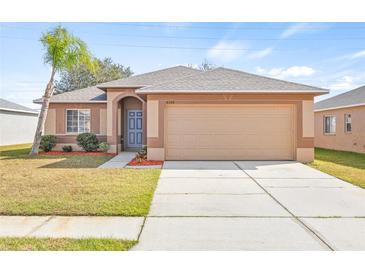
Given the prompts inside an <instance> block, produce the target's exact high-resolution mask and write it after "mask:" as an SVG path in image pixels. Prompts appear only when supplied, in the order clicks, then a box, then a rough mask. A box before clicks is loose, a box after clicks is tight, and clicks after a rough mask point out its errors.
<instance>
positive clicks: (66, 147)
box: [62, 146, 72, 152]
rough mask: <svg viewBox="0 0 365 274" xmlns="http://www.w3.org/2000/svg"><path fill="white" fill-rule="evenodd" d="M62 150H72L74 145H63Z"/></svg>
mask: <svg viewBox="0 0 365 274" xmlns="http://www.w3.org/2000/svg"><path fill="white" fill-rule="evenodd" d="M62 150H63V151H64V152H71V151H72V146H63V147H62Z"/></svg>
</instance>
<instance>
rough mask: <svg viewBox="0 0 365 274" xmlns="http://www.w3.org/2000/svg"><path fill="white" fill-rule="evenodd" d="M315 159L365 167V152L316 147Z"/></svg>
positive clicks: (353, 166) (354, 166) (360, 167)
mask: <svg viewBox="0 0 365 274" xmlns="http://www.w3.org/2000/svg"><path fill="white" fill-rule="evenodd" d="M315 159H316V160H319V161H325V162H332V163H335V164H339V165H342V166H347V167H352V168H359V169H365V154H362V153H356V152H350V151H339V150H331V149H324V148H316V149H315Z"/></svg>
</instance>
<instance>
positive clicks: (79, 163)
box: [39, 156, 112, 169]
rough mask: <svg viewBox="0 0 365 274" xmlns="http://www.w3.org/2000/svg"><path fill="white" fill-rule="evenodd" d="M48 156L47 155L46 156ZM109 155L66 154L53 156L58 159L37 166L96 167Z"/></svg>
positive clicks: (106, 159)
mask: <svg viewBox="0 0 365 274" xmlns="http://www.w3.org/2000/svg"><path fill="white" fill-rule="evenodd" d="M48 157H50V156H47V158H48ZM111 158H112V157H110V156H67V157H62V158H60V157H53V159H59V161H55V162H53V163H49V164H47V165H44V166H40V167H39V168H65V169H69V168H77V169H79V168H97V167H98V166H100V165H102V164H103V163H105V162H106V161H108V160H110V159H111Z"/></svg>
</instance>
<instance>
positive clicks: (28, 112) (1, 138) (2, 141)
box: [0, 98, 38, 145]
mask: <svg viewBox="0 0 365 274" xmlns="http://www.w3.org/2000/svg"><path fill="white" fill-rule="evenodd" d="M37 122H38V112H37V111H34V110H33V109H30V108H27V107H24V106H21V105H18V104H15V103H13V102H10V101H7V100H4V99H1V98H0V145H14V144H25V143H31V142H33V138H34V134H35V129H36V127H37Z"/></svg>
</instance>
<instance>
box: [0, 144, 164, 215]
mask: <svg viewBox="0 0 365 274" xmlns="http://www.w3.org/2000/svg"><path fill="white" fill-rule="evenodd" d="M29 149H30V145H19V146H6V147H0V215H74V216H75V215H95V216H145V215H147V214H148V211H149V207H150V203H151V200H152V196H153V192H154V190H155V187H156V184H157V180H158V177H159V174H160V170H152V169H149V170H139V169H138V170H132V169H96V168H95V167H97V166H99V165H100V164H102V163H104V162H105V161H107V160H109V159H110V158H111V156H75V155H72V156H63V155H62V156H49V155H38V156H28V152H29Z"/></svg>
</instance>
